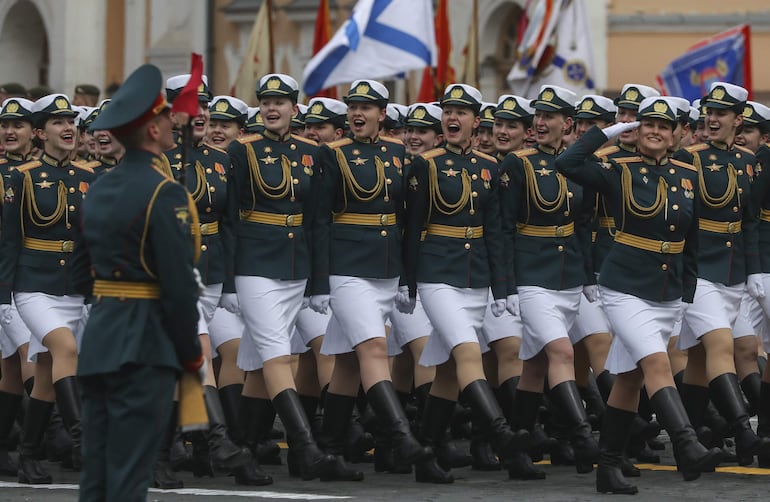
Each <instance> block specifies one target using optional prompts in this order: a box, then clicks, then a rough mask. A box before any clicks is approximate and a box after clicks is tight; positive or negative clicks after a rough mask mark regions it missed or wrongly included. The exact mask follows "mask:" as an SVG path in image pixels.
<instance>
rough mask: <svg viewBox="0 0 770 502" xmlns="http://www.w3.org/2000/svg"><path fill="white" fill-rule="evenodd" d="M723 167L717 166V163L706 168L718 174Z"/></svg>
mask: <svg viewBox="0 0 770 502" xmlns="http://www.w3.org/2000/svg"><path fill="white" fill-rule="evenodd" d="M722 167H723V166H722V164H717V163H716V162H712V163H711V164H710V165H708V166H706V168H707V169H708V170H709V171H711V172H712V173H715V172H718V171H719V170H720V169H722Z"/></svg>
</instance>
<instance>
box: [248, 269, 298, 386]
mask: <svg viewBox="0 0 770 502" xmlns="http://www.w3.org/2000/svg"><path fill="white" fill-rule="evenodd" d="M306 284H307V280H306V279H300V280H294V281H281V280H277V279H268V278H266V277H257V276H244V275H239V276H236V277H235V290H236V291H237V292H238V303H239V304H240V307H241V316H242V317H243V322H244V323H245V324H246V331H245V332H244V334H243V337H242V338H241V344H240V346H239V348H238V367H239V368H241V369H242V370H244V371H254V370H257V369H259V368H261V367H262V365H261V364H260V363H261V362H264V361H269V360H271V359H275V358H276V357H281V356H288V355H291V343H290V341H289V337H290V335H291V332H292V331H293V330H294V324H295V323H296V322H297V315H298V314H299V309H300V307H301V306H302V296H303V295H304V294H305V285H306Z"/></svg>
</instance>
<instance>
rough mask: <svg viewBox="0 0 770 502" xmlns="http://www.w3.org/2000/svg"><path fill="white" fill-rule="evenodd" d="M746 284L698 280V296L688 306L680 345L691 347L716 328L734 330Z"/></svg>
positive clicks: (686, 347)
mask: <svg viewBox="0 0 770 502" xmlns="http://www.w3.org/2000/svg"><path fill="white" fill-rule="evenodd" d="M745 289H746V285H745V284H744V283H741V284H739V285H737V286H725V285H724V284H719V283H716V282H711V281H707V280H705V279H698V283H697V285H696V286H695V298H694V299H693V303H692V304H691V305H687V309H686V310H685V312H684V317H683V318H682V332H681V333H680V334H679V340H678V341H677V348H679V350H687V349H689V348H690V347H694V346H696V345H698V344H699V343H700V338H701V337H702V336H703V335H705V334H706V333H708V332H710V331H714V330H715V329H732V327H733V325H734V324H735V320H736V319H737V318H738V313H739V311H740V308H741V298H742V297H743V292H744V290H745Z"/></svg>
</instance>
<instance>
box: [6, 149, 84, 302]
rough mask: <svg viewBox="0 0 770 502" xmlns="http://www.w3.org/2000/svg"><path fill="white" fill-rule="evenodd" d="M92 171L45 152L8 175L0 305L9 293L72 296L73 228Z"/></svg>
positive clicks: (82, 165)
mask: <svg viewBox="0 0 770 502" xmlns="http://www.w3.org/2000/svg"><path fill="white" fill-rule="evenodd" d="M93 179H94V171H93V169H91V168H90V167H88V166H86V165H84V164H83V163H80V162H70V161H69V159H67V160H64V161H62V162H58V161H57V160H56V159H54V158H53V157H51V156H49V155H48V154H46V153H43V155H42V156H41V157H40V159H38V160H32V161H30V162H27V163H24V164H21V165H19V166H17V167H16V168H15V169H14V170H13V171H11V173H10V178H7V179H6V182H5V192H4V194H5V195H4V203H3V230H2V236H3V238H2V241H0V303H10V301H11V291H23V292H38V293H46V294H49V295H54V296H64V295H73V294H76V292H75V289H74V281H75V279H76V277H74V275H73V269H72V263H71V262H72V250H73V238H74V237H73V236H74V230H73V229H72V223H73V222H74V221H75V219H77V218H79V217H80V209H81V205H82V202H83V198H84V197H85V195H86V193H87V192H88V189H89V186H90V184H91V182H92V181H93Z"/></svg>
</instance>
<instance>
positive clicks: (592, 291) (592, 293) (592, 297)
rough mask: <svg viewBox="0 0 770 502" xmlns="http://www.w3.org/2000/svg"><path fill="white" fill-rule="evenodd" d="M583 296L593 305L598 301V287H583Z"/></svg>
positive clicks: (591, 285)
mask: <svg viewBox="0 0 770 502" xmlns="http://www.w3.org/2000/svg"><path fill="white" fill-rule="evenodd" d="M583 296H585V297H586V300H588V303H593V302H595V301H596V300H598V299H599V287H598V286H597V285H596V284H586V285H585V286H583Z"/></svg>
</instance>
